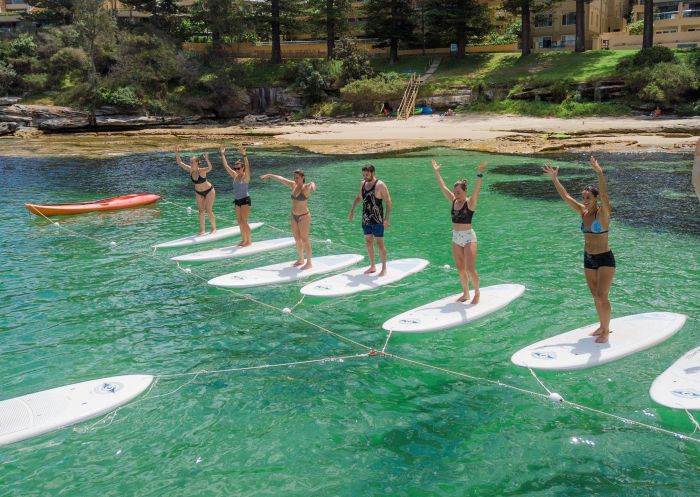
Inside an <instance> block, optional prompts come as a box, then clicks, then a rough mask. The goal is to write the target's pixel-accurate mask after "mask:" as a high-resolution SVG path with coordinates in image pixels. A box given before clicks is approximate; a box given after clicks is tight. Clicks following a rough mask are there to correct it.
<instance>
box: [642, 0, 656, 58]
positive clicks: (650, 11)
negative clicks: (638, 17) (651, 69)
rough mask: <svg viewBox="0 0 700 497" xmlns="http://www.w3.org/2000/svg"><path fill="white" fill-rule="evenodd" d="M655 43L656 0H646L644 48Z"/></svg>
mask: <svg viewBox="0 0 700 497" xmlns="http://www.w3.org/2000/svg"><path fill="white" fill-rule="evenodd" d="M653 45H654V0H644V36H643V37H642V48H651V47H652V46H653Z"/></svg>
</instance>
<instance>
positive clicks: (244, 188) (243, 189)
mask: <svg viewBox="0 0 700 497" xmlns="http://www.w3.org/2000/svg"><path fill="white" fill-rule="evenodd" d="M247 196H248V183H246V182H245V181H240V182H239V181H236V180H235V179H234V180H233V197H234V198H235V199H236V200H241V199H243V198H246V197H247Z"/></svg>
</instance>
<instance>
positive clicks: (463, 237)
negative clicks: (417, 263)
mask: <svg viewBox="0 0 700 497" xmlns="http://www.w3.org/2000/svg"><path fill="white" fill-rule="evenodd" d="M432 164H433V172H434V173H435V180H436V181H437V183H438V186H439V187H440V190H442V194H443V195H444V196H445V198H446V199H447V200H448V201H449V202H450V204H451V205H452V208H451V210H450V214H451V215H452V258H453V259H454V261H455V265H456V266H457V273H458V274H459V282H460V283H461V284H462V292H463V293H462V296H461V297H459V299H457V302H466V301H467V300H469V280H471V282H472V285H473V286H474V297H473V298H472V300H471V302H470V303H471V304H478V303H479V297H480V293H479V274H478V273H477V272H476V249H477V242H476V233H475V232H474V229H473V228H472V217H473V216H474V211H476V204H477V201H478V200H479V192H480V191H481V182H482V178H483V177H484V171H485V170H486V166H487V165H488V164H487V163H486V162H481V163H480V164H479V165H478V166H477V168H476V172H477V174H476V181H475V182H474V190H473V191H472V194H471V196H467V180H466V179H461V180H459V181H457V182H455V184H454V185H452V190H450V189H449V188H447V185H445V180H443V179H442V176H440V164H438V163H437V162H436V161H435V160H433V161H432Z"/></svg>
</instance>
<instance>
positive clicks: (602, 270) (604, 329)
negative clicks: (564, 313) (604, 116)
mask: <svg viewBox="0 0 700 497" xmlns="http://www.w3.org/2000/svg"><path fill="white" fill-rule="evenodd" d="M591 167H593V170H594V171H595V172H596V174H597V175H598V188H596V187H594V186H587V187H586V188H584V189H583V192H581V196H582V197H583V203H580V202H577V201H576V200H574V199H573V197H571V195H569V194H568V193H567V191H566V189H565V188H564V186H563V185H562V184H561V183H560V182H559V178H558V177H557V174H558V173H559V168H558V167H557V168H553V167H552V165H551V164H549V163H548V164H545V166H544V168H543V170H544V173H545V174H546V175H547V176H549V177H550V178H552V182H553V183H554V187H555V188H556V189H557V192H559V196H560V197H561V198H562V200H564V201H565V202H566V203H567V204H568V205H569V207H571V209H573V210H574V211H576V212H577V213H578V214H579V215H580V216H581V232H582V233H583V237H584V252H583V268H584V273H585V275H586V283H588V289H589V290H590V291H591V295H592V296H593V301H594V302H595V307H596V311H597V312H598V317H599V319H600V326H599V327H598V328H597V329H596V330H595V331H594V332H593V333H591V335H594V336H595V337H596V340H595V341H596V342H597V343H605V342H607V341H608V335H609V334H610V315H611V314H612V310H611V306H610V301H609V300H608V293H609V292H610V286H611V285H612V280H613V276H614V275H615V256H614V255H613V253H612V250H610V246H609V245H608V227H609V226H610V210H611V208H610V200H609V198H608V191H607V185H606V183H605V174H603V169H602V168H601V167H600V164H598V161H597V160H596V158H595V157H593V156H591ZM599 198H600V204H599V203H598V199H599Z"/></svg>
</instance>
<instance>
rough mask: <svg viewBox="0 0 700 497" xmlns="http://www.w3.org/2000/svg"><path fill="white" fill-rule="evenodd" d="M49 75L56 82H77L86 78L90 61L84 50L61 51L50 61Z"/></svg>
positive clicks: (64, 49)
mask: <svg viewBox="0 0 700 497" xmlns="http://www.w3.org/2000/svg"><path fill="white" fill-rule="evenodd" d="M48 66H49V75H50V76H51V78H52V79H53V80H54V81H57V82H58V81H63V80H65V79H66V78H67V79H68V80H70V81H77V80H80V79H83V78H85V77H86V74H87V71H88V67H90V61H89V60H88V56H87V54H86V53H85V52H84V51H83V49H82V48H72V47H66V48H62V49H60V50H59V51H58V52H56V53H55V54H54V55H53V56H52V57H51V58H50V59H49V64H48Z"/></svg>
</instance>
